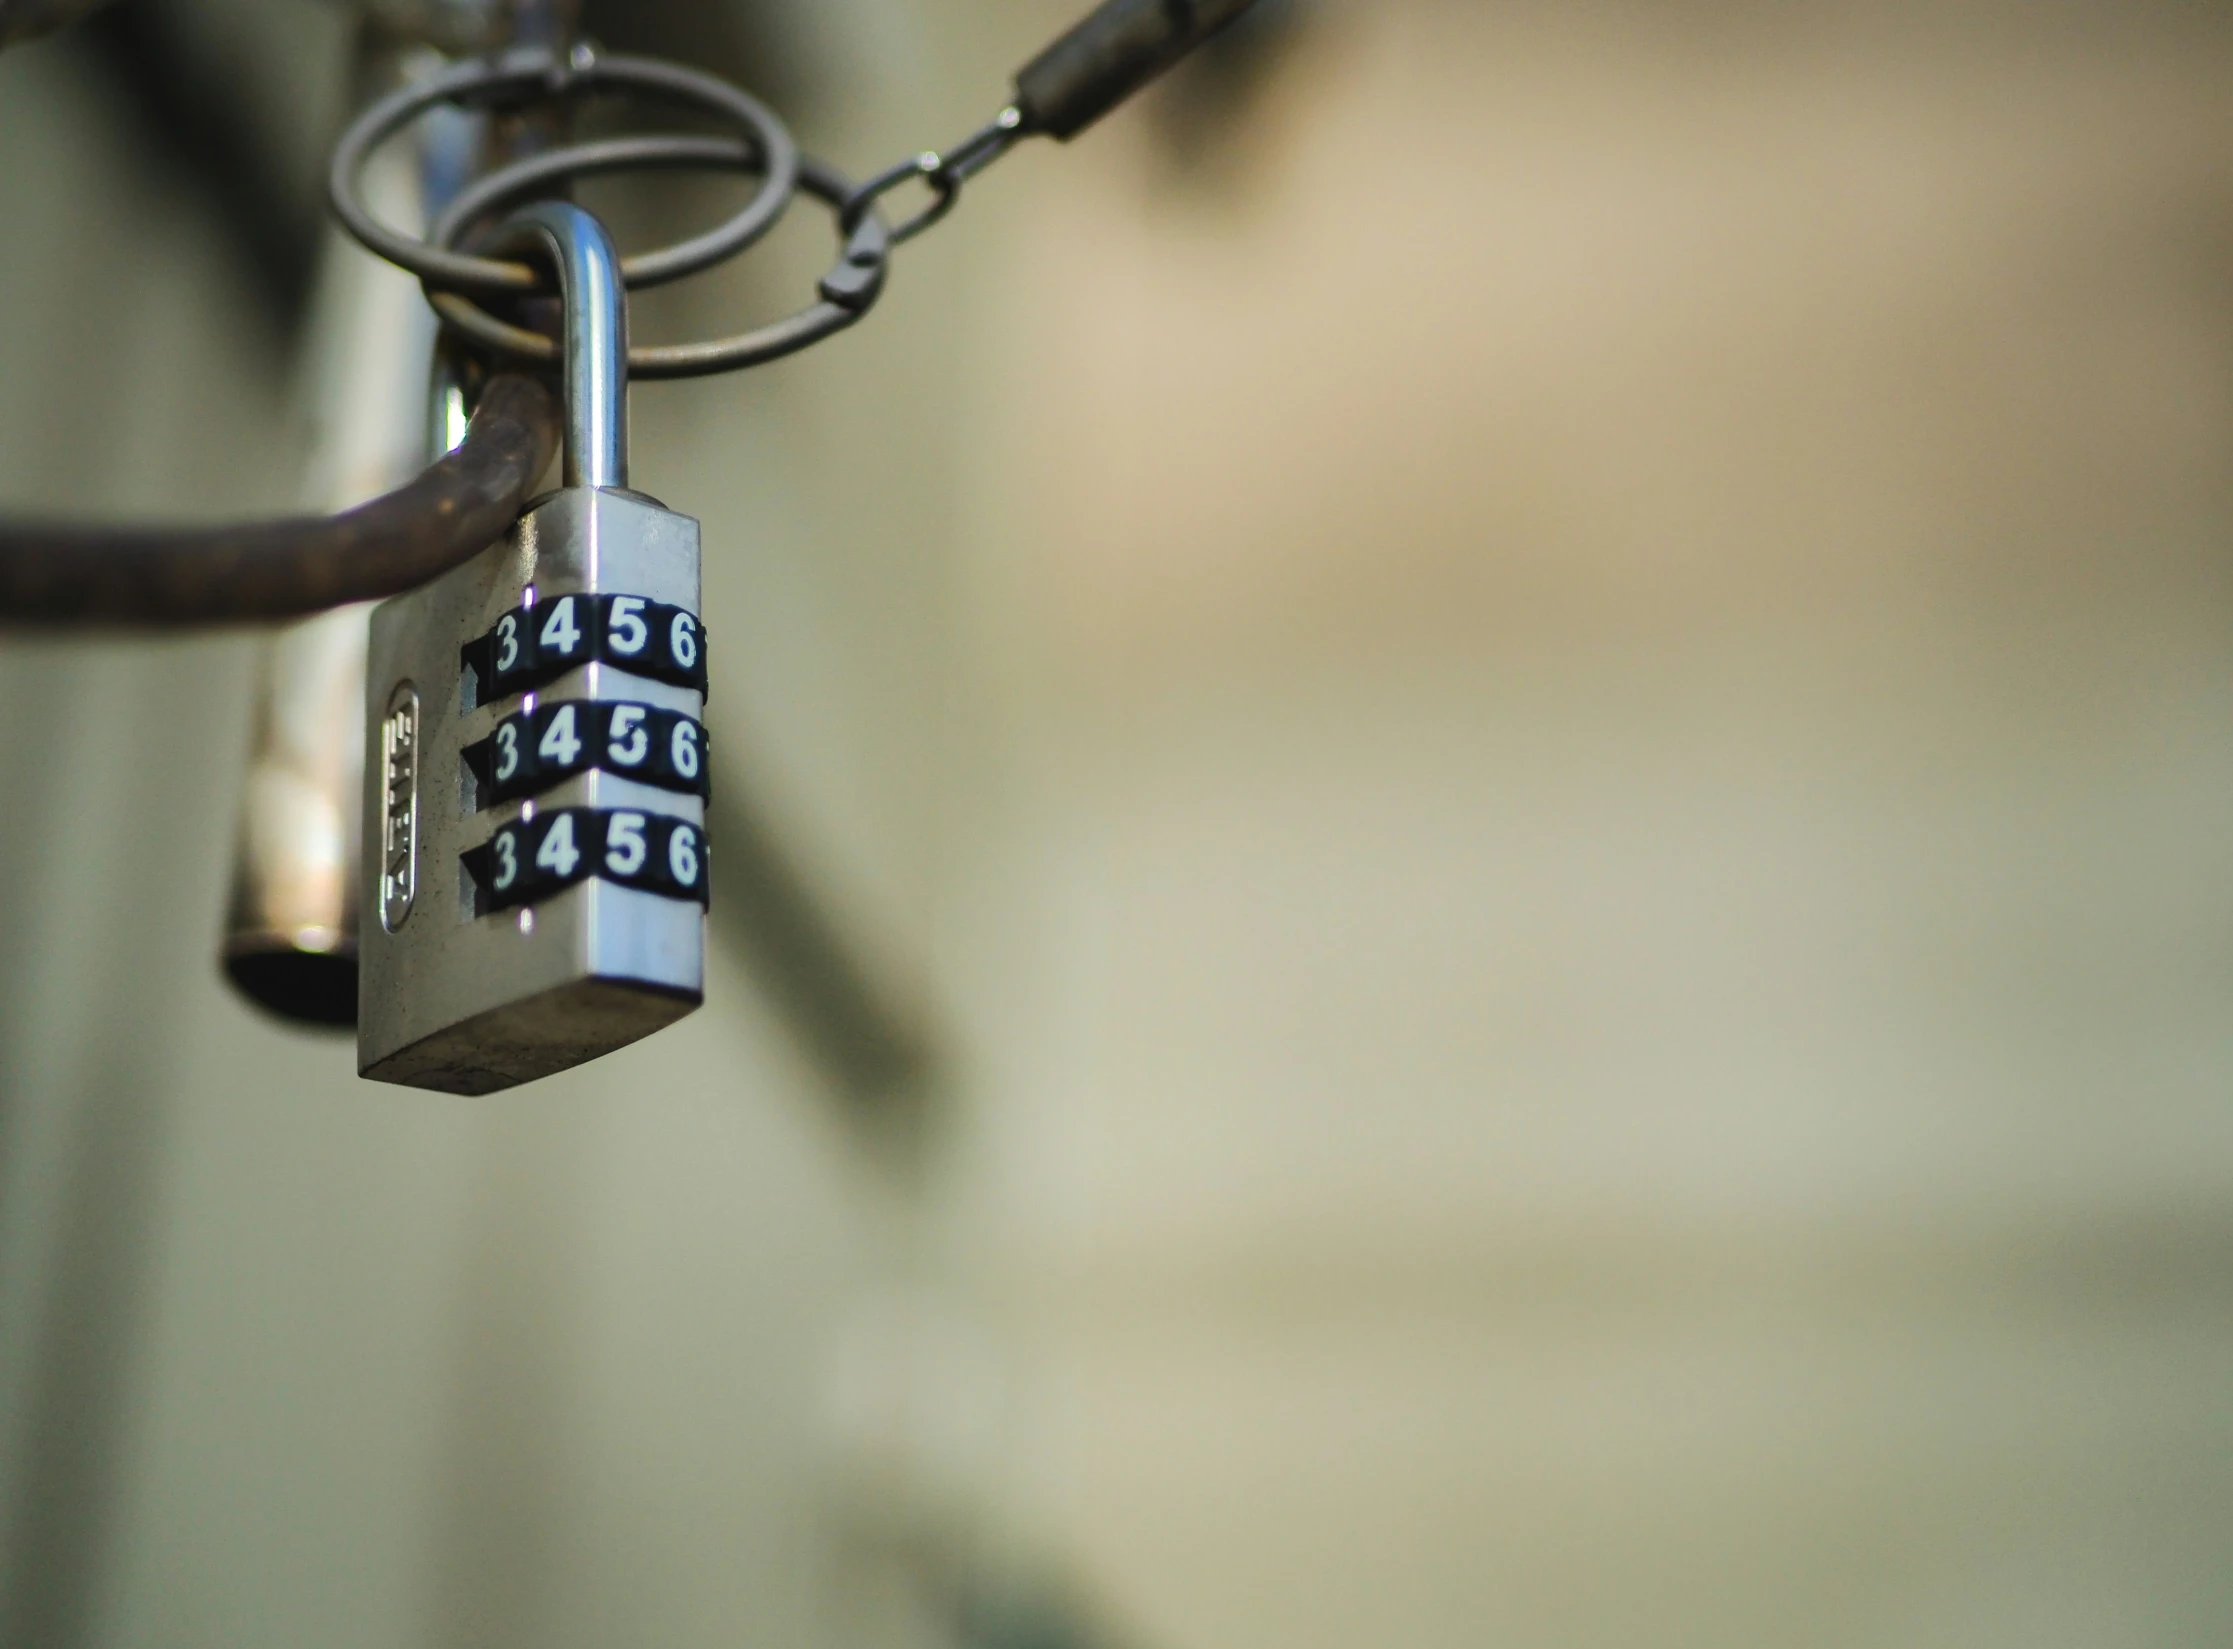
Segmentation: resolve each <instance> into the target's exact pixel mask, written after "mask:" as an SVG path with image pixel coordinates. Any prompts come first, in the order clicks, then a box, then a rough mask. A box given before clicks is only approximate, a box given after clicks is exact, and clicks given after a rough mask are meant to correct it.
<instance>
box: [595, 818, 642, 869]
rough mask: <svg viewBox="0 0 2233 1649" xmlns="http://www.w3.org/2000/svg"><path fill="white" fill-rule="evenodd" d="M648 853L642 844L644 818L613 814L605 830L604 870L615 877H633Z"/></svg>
mask: <svg viewBox="0 0 2233 1649" xmlns="http://www.w3.org/2000/svg"><path fill="white" fill-rule="evenodd" d="M649 851H650V849H649V848H647V847H646V846H645V844H644V816H643V815H642V814H641V813H615V814H614V815H613V817H612V823H611V824H610V825H608V826H606V828H605V868H606V869H607V870H609V871H611V872H612V873H613V874H614V875H615V876H633V875H635V874H636V872H637V871H639V870H641V869H643V867H644V858H645V856H646V855H647V854H648V853H649Z"/></svg>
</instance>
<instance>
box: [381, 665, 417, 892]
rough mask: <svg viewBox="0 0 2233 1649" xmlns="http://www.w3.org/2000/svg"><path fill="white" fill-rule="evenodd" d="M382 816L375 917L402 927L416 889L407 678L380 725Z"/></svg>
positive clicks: (412, 694) (411, 707)
mask: <svg viewBox="0 0 2233 1649" xmlns="http://www.w3.org/2000/svg"><path fill="white" fill-rule="evenodd" d="M380 757H381V764H380V770H381V772H382V773H383V774H385V775H386V781H385V782H386V785H387V817H386V822H385V823H384V825H383V826H382V829H381V832H380V852H381V861H380V862H381V867H382V868H381V872H380V922H381V925H382V926H383V927H385V928H386V929H387V930H388V931H389V932H390V933H393V932H395V931H396V930H397V929H398V928H400V927H402V926H403V924H404V922H405V920H406V919H408V918H409V916H410V914H411V902H412V901H413V900H414V899H416V898H417V897H418V893H419V695H418V692H417V690H416V689H415V688H413V687H412V685H411V684H410V683H409V682H405V683H404V684H403V685H402V686H400V687H398V688H397V689H396V690H395V697H394V698H393V699H391V700H389V702H388V719H387V721H386V723H385V724H384V725H383V726H382V728H381V730H380Z"/></svg>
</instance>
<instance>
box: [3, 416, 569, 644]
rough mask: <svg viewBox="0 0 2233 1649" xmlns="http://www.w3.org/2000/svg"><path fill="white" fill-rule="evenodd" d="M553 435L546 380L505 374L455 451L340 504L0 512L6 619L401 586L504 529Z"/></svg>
mask: <svg viewBox="0 0 2233 1649" xmlns="http://www.w3.org/2000/svg"><path fill="white" fill-rule="evenodd" d="M558 439H559V429H558V407H557V401H556V398H555V397H554V396H553V395H552V394H551V392H550V390H549V389H547V388H546V387H545V386H544V385H543V384H542V383H540V382H538V381H537V380H536V379H533V378H528V377H522V376H518V375H505V376H501V377H497V378H492V379H491V380H490V381H489V384H488V387H487V389H486V390H485V391H484V392H483V393H482V396H481V401H480V406H479V408H478V409H477V410H476V411H475V412H474V414H473V421H472V424H471V427H470V428H469V429H468V430H467V432H466V436H465V441H464V444H463V445H461V446H460V447H459V448H458V449H457V450H456V451H455V452H453V453H451V454H450V455H449V456H448V457H446V458H444V459H442V460H441V461H440V462H438V463H436V464H434V465H433V466H432V467H431V468H429V469H428V470H427V471H426V472H425V473H424V474H422V475H420V476H419V477H418V479H417V480H415V481H412V482H410V483H409V484H408V485H406V486H403V487H399V488H397V489H396V490H395V491H394V492H391V493H386V494H383V495H382V496H381V497H378V498H375V499H373V500H372V501H371V502H370V503H367V504H360V505H359V506H358V507H357V508H355V509H353V510H349V511H346V512H344V513H343V514H340V515H335V516H323V517H318V516H313V517H309V518H303V519H294V520H280V521H261V522H254V523H250V524H247V525H238V524H232V523H227V524H224V525H220V526H212V527H139V528H119V527H112V526H81V525H74V524H71V523H68V522H40V521H24V522H13V521H0V626H22V627H26V628H29V627H36V628H39V629H100V628H114V629H183V628H189V627H197V626H208V625H222V624H243V623H253V622H263V621H268V620H275V619H288V618H300V617H303V616H304V615H306V614H309V613H317V612H324V611H325V610H327V609H328V608H332V607H340V606H346V605H347V604H349V603H350V602H354V601H377V600H381V599H383V598H385V597H387V596H392V595H399V594H401V593H402V592H403V591H405V590H410V589H416V588H417V587H418V586H419V585H421V584H424V583H426V582H427V581H428V580H429V579H432V578H437V577H439V576H441V575H442V574H443V573H446V572H448V571H449V570H450V569H451V568H453V567H457V566H461V565H463V564H464V563H465V562H467V561H470V560H471V559H472V558H473V557H474V556H476V555H478V554H479V553H480V552H481V551H482V550H485V549H486V548H488V546H489V545H490V544H492V543H494V542H495V541H496V540H497V539H499V538H501V537H502V536H503V535H504V534H505V532H506V531H507V530H509V529H510V527H511V525H512V523H513V521H514V520H516V519H517V518H518V516H519V513H520V507H521V505H522V504H524V503H525V502H526V500H527V497H528V494H529V492H530V490H531V489H532V488H533V487H534V486H535V484H536V482H537V481H538V480H540V479H541V477H542V475H543V472H544V471H545V470H546V469H548V468H549V466H550V460H551V456H552V454H553V453H554V452H555V451H556V449H557V446H558Z"/></svg>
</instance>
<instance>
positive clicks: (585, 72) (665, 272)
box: [327, 46, 800, 292]
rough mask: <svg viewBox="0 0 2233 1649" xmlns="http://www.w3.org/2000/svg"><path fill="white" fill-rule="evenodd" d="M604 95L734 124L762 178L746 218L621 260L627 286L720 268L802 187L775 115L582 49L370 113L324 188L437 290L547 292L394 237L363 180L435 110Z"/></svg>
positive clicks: (516, 276)
mask: <svg viewBox="0 0 2233 1649" xmlns="http://www.w3.org/2000/svg"><path fill="white" fill-rule="evenodd" d="M598 87H625V88H627V89H629V90H632V91H641V92H649V93H652V94H654V95H657V96H663V97H667V98H671V99H673V100H675V101H678V102H683V103H693V104H696V105H698V106H699V107H701V108H704V109H709V110H711V111H712V112H714V113H715V114H718V115H722V116H726V117H727V118H729V119H731V120H734V121H735V122H737V124H738V125H740V126H742V127H743V128H744V129H745V132H746V133H747V135H748V141H749V147H750V150H751V152H752V155H753V164H752V166H751V167H750V168H747V169H750V170H758V171H762V172H764V174H765V178H766V181H765V182H763V183H762V184H761V185H760V188H759V190H758V191H757V193H755V194H754V196H753V198H752V199H751V200H750V201H749V202H748V203H747V204H746V205H745V207H744V209H743V210H742V211H741V212H739V213H737V215H736V216H735V217H733V218H731V219H730V220H729V221H728V222H727V223H725V224H723V225H721V227H720V228H718V229H716V230H714V231H713V232H712V233H711V234H708V235H702V236H699V237H698V238H697V239H695V240H691V241H685V242H683V243H682V244H681V245H678V246H668V247H661V248H659V249H658V250H656V251H653V252H646V253H639V254H637V255H636V256H635V257H632V258H628V259H626V260H624V261H623V262H622V264H621V276H622V279H623V280H624V281H625V282H626V284H627V285H629V286H631V287H635V286H647V285H653V284H656V283H658V282H660V281H669V280H675V279H678V278H680V277H681V276H683V275H686V274H690V273H693V272H694V271H696V270H699V269H704V268H707V267H709V266H710V265H712V264H715V263H719V262H720V261H721V260H722V259H723V258H725V257H729V256H731V255H733V254H734V253H736V252H738V251H741V250H743V248H745V247H747V246H749V245H751V244H752V243H753V242H754V241H755V240H758V239H759V238H760V237H761V236H762V235H764V234H766V233H767V231H768V228H769V226H770V225H772V224H773V223H774V222H775V220H776V219H777V218H778V217H780V216H781V215H782V213H783V210H784V208H785V207H786V206H788V205H789V204H790V200H791V196H792V194H793V193H794V192H795V191H796V189H797V187H798V181H799V172H800V162H799V151H798V146H797V144H795V143H794V142H793V141H792V140H791V134H790V131H789V130H788V129H787V128H786V127H785V126H784V124H783V122H782V121H781V120H779V119H777V118H776V116H775V115H774V113H773V112H771V111H770V110H769V109H767V108H766V107H765V106H763V105H762V104H761V103H759V102H758V101H757V100H756V99H754V98H751V97H748V96H746V95H745V94H744V93H743V92H741V91H739V90H737V88H736V87H734V86H732V85H730V84H729V83H728V82H727V81H725V80H721V79H718V78H716V77H715V76H713V75H710V74H702V73H700V72H699V71H698V70H696V69H688V68H684V67H683V66H682V65H680V64H677V63H666V62H662V61H660V60H659V59H657V58H652V57H625V56H615V57H600V56H596V55H594V54H591V53H588V52H585V51H582V50H581V49H580V48H577V49H576V51H575V52H574V54H573V55H572V56H569V57H561V56H560V55H559V54H558V53H556V52H555V51H552V50H550V49H549V48H547V47H541V46H535V47H525V48H521V49H519V50H515V51H508V52H504V53H502V54H501V55H499V56H496V57H490V58H482V59H479V60H477V61H475V62H471V63H460V64H458V65H457V66H455V67H454V68H449V69H444V70H442V71H441V72H440V73H438V74H434V75H430V76H429V77H428V78H427V79H425V80H422V81H419V82H417V83H416V84H414V85H410V86H405V87H403V88H401V89H400V90H398V91H395V92H391V93H390V94H389V95H388V96H386V97H384V98H382V99H380V101H379V102H377V103H375V104H373V105H372V107H371V108H369V109H367V110H365V112H364V113H363V114H362V115H360V116H358V118H357V119H356V121H355V122H354V123H353V124H352V125H351V126H350V128H349V130H348V131H347V132H345V133H344V134H342V138H341V142H340V144H339V146H337V147H336V148H335V150H334V154H333V166H332V169H331V171H330V173H329V175H328V178H327V192H328V194H329V195H330V196H331V197H332V200H333V209H334V213H335V215H336V216H337V217H339V218H340V219H341V222H342V225H343V226H344V227H345V228H347V230H348V231H349V233H350V234H352V235H354V236H355V237H356V238H357V239H358V241H360V242H361V243H363V245H364V246H365V247H366V248H367V249H368V250H370V251H372V252H375V253H377V254H378V255H379V256H381V257H383V258H386V259H387V260H388V261H389V262H390V263H394V264H399V265H401V266H402V267H403V268H405V269H408V270H410V271H411V273H413V274H414V275H417V276H418V277H419V278H420V279H421V280H423V281H427V282H430V283H432V284H434V285H437V286H443V287H458V288H464V289H466V290H469V291H483V292H489V291H495V292H535V291H545V290H548V289H549V285H550V281H549V277H548V275H547V274H546V273H545V272H544V271H543V270H542V269H540V268H538V267H537V266H536V265H534V264H529V263H519V262H514V261H511V260H508V259H497V258H476V257H472V256H469V255H467V254H466V253H463V252H457V251H452V250H450V249H448V248H447V247H443V246H439V245H436V244H433V243H431V242H429V241H424V240H419V239H417V238H415V237H413V236H410V235H405V234H402V233H400V232H398V231H397V230H394V229H391V228H389V227H388V226H387V225H386V224H384V223H382V222H380V220H379V219H377V218H375V217H374V216H373V215H372V213H371V212H370V211H369V210H368V209H367V208H366V207H365V206H364V204H363V202H362V201H361V200H359V199H358V189H357V184H358V179H359V177H360V176H361V174H362V173H363V171H364V166H365V162H366V161H367V160H368V159H370V158H371V155H372V151H373V150H374V149H376V148H378V147H379V146H380V145H381V144H382V143H385V142H386V141H387V140H388V139H389V138H390V137H393V136H394V135H395V134H396V133H397V132H399V131H401V130H402V129H403V128H404V127H405V126H406V125H408V124H410V122H411V121H413V120H414V119H416V118H417V117H418V116H419V115H421V114H423V113H424V112H425V111H426V110H428V109H430V108H432V107H434V106H435V105H436V104H438V103H465V102H501V101H502V100H503V97H504V94H506V93H531V94H535V95H537V96H541V97H551V96H557V95H562V94H566V93H570V92H575V91H583V90H592V89H595V88H598Z"/></svg>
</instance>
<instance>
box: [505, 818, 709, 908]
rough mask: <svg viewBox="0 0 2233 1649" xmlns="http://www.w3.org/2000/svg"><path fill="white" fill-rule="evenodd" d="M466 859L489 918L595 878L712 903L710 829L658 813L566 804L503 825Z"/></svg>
mask: <svg viewBox="0 0 2233 1649" xmlns="http://www.w3.org/2000/svg"><path fill="white" fill-rule="evenodd" d="M463 857H464V860H465V868H466V870H467V871H468V872H469V873H470V874H471V875H472V878H473V882H474V885H475V886H476V887H477V888H478V889H479V890H480V901H479V906H478V909H479V913H480V914H481V915H483V916H488V915H493V914H494V913H495V912H497V911H502V910H511V909H514V908H516V907H518V906H521V905H533V904H539V903H541V902H542V901H543V900H545V899H548V898H550V897H552V896H553V895H554V894H558V893H562V892H564V891H565V890H566V889H567V888H570V887H572V886H574V885H575V884H576V883H577V882H586V881H588V880H590V879H591V878H592V877H594V878H595V879H597V880H598V881H602V882H612V883H615V884H617V885H618V886H621V887H630V888H637V889H640V890H641V891H643V892H645V893H656V894H659V895H660V896H662V897H664V898H668V899H686V900H691V901H694V902H696V903H697V904H700V905H710V904H711V903H712V899H711V896H710V892H711V881H712V876H711V866H710V864H709V863H708V856H707V852H706V839H705V832H704V831H703V830H702V829H700V828H699V827H698V826H696V825H694V824H691V823H689V822H688V821H687V820H683V819H670V818H668V817H666V816H665V815H664V814H659V813H635V812H628V811H623V810H616V811H611V812H599V811H597V810H596V809H593V808H587V807H568V808H560V809H557V810H555V811H553V812H550V813H542V814H538V815H537V816H536V817H534V818H533V819H522V820H519V821H518V822H516V823H513V824H508V825H506V826H504V828H503V829H501V830H499V831H498V832H497V833H496V834H495V835H493V836H491V837H490V838H489V840H488V845H487V846H486V847H477V848H474V849H473V850H472V851H471V852H469V853H467V854H465V855H464V856H463Z"/></svg>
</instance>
